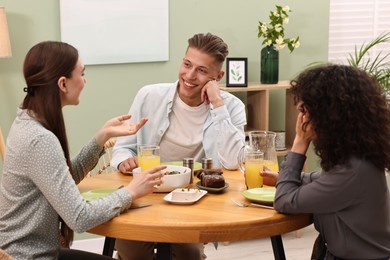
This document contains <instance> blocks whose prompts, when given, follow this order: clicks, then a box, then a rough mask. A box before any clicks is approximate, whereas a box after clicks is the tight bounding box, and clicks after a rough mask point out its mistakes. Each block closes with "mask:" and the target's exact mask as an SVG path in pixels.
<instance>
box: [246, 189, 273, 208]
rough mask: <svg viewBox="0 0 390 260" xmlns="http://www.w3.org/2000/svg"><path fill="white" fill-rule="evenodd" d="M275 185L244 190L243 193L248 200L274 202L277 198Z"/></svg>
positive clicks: (265, 202) (263, 202) (262, 202)
mask: <svg viewBox="0 0 390 260" xmlns="http://www.w3.org/2000/svg"><path fill="white" fill-rule="evenodd" d="M275 192H276V189H275V187H269V188H254V189H249V190H244V191H243V192H242V195H243V196H244V197H245V198H247V199H248V200H250V201H252V202H256V203H260V204H271V205H272V204H273V203H274V200H275Z"/></svg>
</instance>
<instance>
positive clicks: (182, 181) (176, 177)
mask: <svg viewBox="0 0 390 260" xmlns="http://www.w3.org/2000/svg"><path fill="white" fill-rule="evenodd" d="M172 171H178V172H180V174H173V175H164V177H162V181H163V183H162V184H161V185H159V186H155V188H156V191H155V192H171V191H173V190H174V189H177V188H185V187H187V186H188V185H189V184H190V179H191V169H190V168H188V167H184V166H176V165H167V168H166V169H165V170H162V172H172ZM140 172H141V169H140V168H139V167H138V168H135V169H134V170H133V174H137V173H140Z"/></svg>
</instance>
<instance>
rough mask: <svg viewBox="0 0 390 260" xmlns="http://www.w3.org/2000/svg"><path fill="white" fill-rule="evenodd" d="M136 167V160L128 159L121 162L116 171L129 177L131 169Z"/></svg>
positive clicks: (135, 158) (133, 158)
mask: <svg viewBox="0 0 390 260" xmlns="http://www.w3.org/2000/svg"><path fill="white" fill-rule="evenodd" d="M137 167H138V158H137V157H130V158H127V159H126V160H124V161H123V162H121V163H120V164H119V166H118V169H119V171H120V172H121V173H123V174H126V175H129V174H131V173H132V172H133V169H135V168H137Z"/></svg>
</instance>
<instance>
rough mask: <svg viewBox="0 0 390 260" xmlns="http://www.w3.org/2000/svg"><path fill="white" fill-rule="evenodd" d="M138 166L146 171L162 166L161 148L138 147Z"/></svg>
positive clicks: (152, 146)
mask: <svg viewBox="0 0 390 260" xmlns="http://www.w3.org/2000/svg"><path fill="white" fill-rule="evenodd" d="M137 154H138V166H139V167H140V168H141V171H146V170H149V169H151V168H154V167H156V166H159V165H160V146H158V145H138V147H137Z"/></svg>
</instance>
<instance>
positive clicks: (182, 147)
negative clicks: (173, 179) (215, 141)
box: [160, 94, 210, 162]
mask: <svg viewBox="0 0 390 260" xmlns="http://www.w3.org/2000/svg"><path fill="white" fill-rule="evenodd" d="M209 112H210V108H209V106H206V105H205V104H204V103H202V104H201V105H199V106H197V107H191V106H188V105H187V104H186V103H184V102H183V100H181V99H180V97H179V95H177V94H176V96H175V98H174V103H173V106H172V112H171V113H170V114H169V122H170V124H169V127H168V129H167V131H166V132H165V134H164V136H163V137H162V139H161V142H160V156H161V162H171V161H181V160H183V158H186V157H191V158H194V161H198V162H200V161H201V159H202V158H203V157H204V156H205V153H204V149H203V144H202V140H203V127H204V124H205V121H206V119H207V115H208V113H209ZM178 156H179V157H178Z"/></svg>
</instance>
